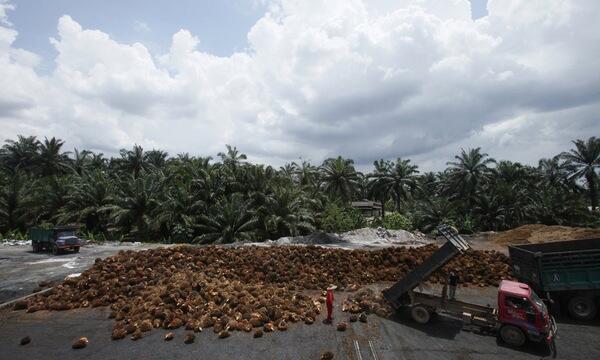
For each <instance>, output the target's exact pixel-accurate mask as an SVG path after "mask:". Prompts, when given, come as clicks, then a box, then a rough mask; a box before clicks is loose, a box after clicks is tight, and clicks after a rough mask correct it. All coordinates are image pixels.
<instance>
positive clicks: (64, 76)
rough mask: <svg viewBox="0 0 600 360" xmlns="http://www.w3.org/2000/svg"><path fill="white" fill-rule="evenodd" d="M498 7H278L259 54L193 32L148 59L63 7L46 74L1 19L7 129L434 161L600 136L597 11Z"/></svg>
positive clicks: (542, 0)
mask: <svg viewBox="0 0 600 360" xmlns="http://www.w3.org/2000/svg"><path fill="white" fill-rule="evenodd" d="M2 6H4V7H2ZM6 6H10V5H8V4H6V3H0V21H3V22H4V24H6V22H7V21H8V20H7V19H6V16H5V8H6ZM488 10H489V15H488V16H486V17H483V18H481V19H478V20H477V21H472V20H471V15H470V13H471V10H470V5H469V2H468V1H467V0H452V1H444V2H439V1H426V0H403V1H400V2H397V1H388V0H377V1H368V2H367V1H360V0H352V1H348V0H345V1H344V0H333V1H329V2H328V3H327V6H326V7H324V6H322V2H320V1H291V0H281V1H275V2H273V3H271V5H270V6H269V11H268V12H267V13H266V14H265V15H264V16H263V17H262V18H261V19H260V20H259V21H258V22H257V23H256V24H255V25H254V26H253V27H252V29H251V30H250V31H249V33H248V49H249V50H248V51H246V52H238V53H235V54H233V55H231V56H229V57H218V56H215V55H212V54H209V53H205V52H201V51H199V50H198V44H199V42H200V39H198V38H197V37H195V36H194V35H193V34H191V33H190V32H189V31H187V30H180V31H178V32H177V33H176V34H174V35H173V41H172V45H171V48H170V49H169V51H168V52H167V53H165V54H152V53H151V52H150V51H149V50H148V49H147V48H146V47H145V46H144V45H142V44H139V43H134V44H123V43H119V42H117V41H115V40H114V39H112V38H111V37H110V36H109V35H108V34H107V33H105V32H103V31H99V30H87V29H83V28H82V27H81V25H79V24H78V23H77V22H76V20H74V19H72V18H71V17H69V16H63V17H61V18H60V19H59V21H58V33H57V36H56V37H55V38H53V39H52V43H53V45H54V46H55V48H56V50H57V51H58V56H57V58H56V59H55V60H56V68H55V70H54V72H53V73H52V74H51V75H49V76H40V75H37V74H36V73H35V66H36V64H37V62H39V59H38V58H37V56H36V55H35V54H32V53H30V52H27V51H25V50H21V49H16V48H15V47H14V46H13V43H14V39H15V37H16V36H17V32H16V31H15V30H13V29H11V28H9V27H0V76H2V78H3V79H10V82H8V83H7V82H3V83H2V84H0V104H2V106H0V109H2V110H0V123H1V124H2V125H3V126H4V128H5V129H6V131H5V132H4V136H6V137H11V136H15V135H16V134H17V133H22V134H35V135H40V136H44V135H47V136H59V137H62V138H64V139H66V140H67V141H68V142H69V144H71V145H77V146H91V147H94V148H97V149H102V150H104V151H114V150H116V149H118V148H120V147H124V146H131V145H132V144H133V143H139V144H142V145H144V146H147V147H161V148H164V149H167V150H169V151H170V152H171V153H177V152H183V151H187V152H191V153H195V154H203V155H207V154H215V153H216V152H218V151H220V150H221V149H222V148H223V145H224V144H225V143H230V144H235V145H237V146H238V147H239V148H241V150H242V151H245V152H247V153H248V154H249V155H250V156H251V158H254V159H257V160H262V161H266V162H269V163H273V164H280V163H282V162H283V161H287V160H295V159H297V158H299V157H303V158H308V159H312V160H314V161H321V160H322V159H323V158H324V157H327V156H332V155H337V154H342V155H344V156H349V157H353V158H354V159H355V160H357V162H358V163H360V164H362V165H363V166H366V167H368V166H369V165H370V163H371V162H372V160H374V159H376V158H380V157H384V158H392V157H396V156H411V157H414V158H415V160H417V161H418V162H419V163H422V164H423V165H424V167H425V168H429V169H432V168H439V167H440V166H443V164H444V163H445V162H446V161H448V160H450V159H451V158H452V156H453V155H454V154H455V153H457V152H458V149H459V147H461V146H462V147H467V146H482V147H483V148H484V150H486V151H487V152H488V153H490V154H491V155H493V156H495V157H510V158H512V159H514V160H522V161H528V162H531V161H535V160H537V158H536V157H539V156H551V155H553V154H555V153H557V152H559V151H562V150H564V149H565V147H567V146H569V141H570V140H571V139H574V138H577V137H587V136H592V135H598V132H599V130H600V124H599V123H600V122H598V121H594V119H595V116H597V115H596V114H598V110H599V109H600V98H599V95H600V81H599V80H600V79H599V78H600V72H599V71H598V65H597V58H598V55H599V54H600V28H598V27H597V26H595V24H596V19H597V17H598V15H599V14H598V10H600V5H599V4H598V3H597V2H595V1H591V0H589V1H574V0H573V1H560V0H556V1H546V0H539V1H531V0H529V1H505V0H501V1H499V0H498V1H494V0H490V2H489V4H488ZM596 120H597V119H596ZM532 147H534V148H535V151H530V148H532Z"/></svg>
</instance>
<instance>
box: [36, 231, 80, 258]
mask: <svg viewBox="0 0 600 360" xmlns="http://www.w3.org/2000/svg"><path fill="white" fill-rule="evenodd" d="M76 230H77V228H76V227H71V226H62V227H55V228H51V229H42V228H31V229H29V238H30V239H31V246H32V247H33V252H40V251H52V253H53V254H54V255H57V254H60V253H62V252H63V251H66V250H73V251H74V252H79V247H80V246H81V240H80V239H79V238H78V237H77V235H75V231H76Z"/></svg>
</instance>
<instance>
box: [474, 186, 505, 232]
mask: <svg viewBox="0 0 600 360" xmlns="http://www.w3.org/2000/svg"><path fill="white" fill-rule="evenodd" d="M473 213H474V215H475V216H476V217H477V222H478V223H479V224H482V225H483V227H484V230H498V229H500V228H502V226H503V225H504V220H505V213H506V211H505V209H504V207H502V204H501V203H500V201H499V199H498V196H496V195H495V194H491V195H490V194H486V193H481V194H478V195H477V197H476V198H475V206H474V207H473Z"/></svg>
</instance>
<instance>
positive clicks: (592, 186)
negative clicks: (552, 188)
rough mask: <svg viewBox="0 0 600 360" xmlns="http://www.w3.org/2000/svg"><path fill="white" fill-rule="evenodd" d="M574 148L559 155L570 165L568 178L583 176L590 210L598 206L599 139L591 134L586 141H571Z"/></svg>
mask: <svg viewBox="0 0 600 360" xmlns="http://www.w3.org/2000/svg"><path fill="white" fill-rule="evenodd" d="M573 144H574V145H575V149H571V150H570V151H569V152H563V153H562V154H561V155H560V156H561V157H562V158H563V159H564V160H566V161H567V162H568V163H569V165H571V166H572V170H570V174H569V178H570V179H580V178H584V179H585V181H586V183H587V186H588V194H589V197H590V203H591V205H592V210H595V209H596V208H597V207H598V192H597V191H598V190H597V183H598V174H597V171H598V169H600V139H598V138H596V137H595V136H592V137H591V138H589V139H588V140H587V141H583V140H575V141H573Z"/></svg>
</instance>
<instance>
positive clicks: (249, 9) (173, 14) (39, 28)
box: [9, 0, 487, 73]
mask: <svg viewBox="0 0 600 360" xmlns="http://www.w3.org/2000/svg"><path fill="white" fill-rule="evenodd" d="M470 2H471V7H472V16H473V18H474V19H477V18H480V17H482V16H485V15H486V14H487V10H486V4H487V0H470ZM12 3H13V4H14V5H15V6H16V9H15V10H13V11H10V13H9V16H10V21H11V22H12V23H13V25H14V27H15V29H17V30H18V31H19V36H18V37H17V40H16V42H15V46H17V47H21V48H24V49H26V50H29V51H32V52H34V53H36V54H38V55H40V56H41V57H42V63H41V64H40V67H39V68H38V71H39V72H42V73H48V72H50V71H52V69H53V67H54V64H53V59H54V57H55V56H56V53H57V52H56V50H55V49H54V47H53V46H52V45H51V44H50V41H49V38H50V37H55V36H56V25H57V22H58V19H59V18H60V17H61V16H62V15H70V16H71V17H72V18H73V19H75V20H76V21H77V22H78V23H79V24H81V25H82V26H83V27H84V28H87V29H101V30H102V31H104V32H106V33H108V34H109V35H110V36H111V38H113V39H115V40H116V41H119V42H122V43H133V42H141V43H143V44H144V45H145V46H146V47H147V48H148V49H150V51H151V52H153V53H157V54H159V53H165V52H167V51H168V48H169V46H170V44H171V38H172V36H173V34H174V33H176V32H177V31H178V30H180V29H187V30H189V31H190V32H191V33H192V34H194V35H195V36H197V37H198V38H199V39H200V44H199V46H198V48H199V50H201V51H205V52H208V53H211V54H214V55H218V56H228V55H231V53H233V52H235V51H242V50H244V49H245V48H246V46H247V38H246V35H247V33H248V30H250V28H251V27H252V25H254V23H256V21H257V20H258V19H259V18H260V17H261V16H262V15H263V14H264V13H265V11H266V10H267V6H266V5H265V2H263V1H259V0H208V1H207V0H177V1H169V0H151V1H147V0H102V1H85V0H83V1H82V0H48V1H45V0H42V1H40V0H16V1H13V2H12Z"/></svg>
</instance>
